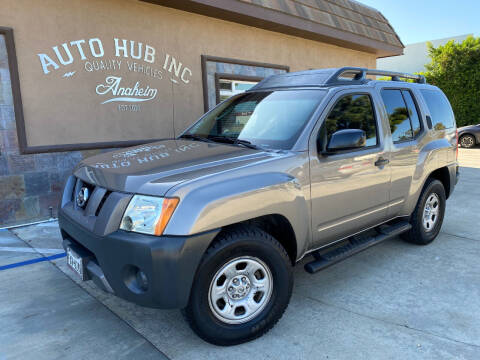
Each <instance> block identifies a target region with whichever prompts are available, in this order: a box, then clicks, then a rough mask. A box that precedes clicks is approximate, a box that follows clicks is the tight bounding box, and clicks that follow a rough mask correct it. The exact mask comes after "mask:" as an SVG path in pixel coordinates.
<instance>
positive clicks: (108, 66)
mask: <svg viewBox="0 0 480 360" xmlns="http://www.w3.org/2000/svg"><path fill="white" fill-rule="evenodd" d="M112 42H113V44H111V45H112V47H113V52H112V54H106V53H105V48H106V47H105V46H104V41H102V40H101V39H100V38H98V37H94V38H90V39H77V40H71V41H67V42H64V43H62V44H59V45H55V46H52V48H51V49H48V51H45V52H41V53H38V54H37V56H38V58H39V60H40V66H41V70H42V71H43V74H44V75H46V76H55V75H57V76H58V75H60V76H61V77H62V78H64V79H73V78H74V77H80V76H82V75H83V74H84V73H92V72H98V73H101V74H102V75H104V76H105V77H104V78H102V79H103V80H102V82H100V83H99V84H96V86H92V91H93V90H94V91H95V93H96V94H97V95H98V96H99V101H100V103H101V104H102V105H103V104H109V103H117V104H118V106H117V109H118V110H119V111H126V110H130V111H133V112H140V111H141V106H140V104H139V103H143V102H147V101H154V100H155V99H156V98H157V95H158V86H162V84H161V83H157V82H155V80H166V81H168V80H170V82H171V83H172V84H175V85H187V84H189V83H190V79H191V77H192V70H191V69H190V68H189V67H187V66H186V65H184V64H183V63H182V62H181V61H180V60H178V59H176V58H175V57H174V56H172V55H170V54H169V53H164V54H159V53H158V52H157V50H156V49H155V47H153V46H151V45H149V44H147V43H144V42H139V41H135V40H127V39H120V38H113V39H112ZM159 59H160V60H159ZM78 62H81V65H82V69H81V70H80V71H77V70H73V71H72V70H70V68H69V65H75V64H76V63H78ZM122 70H125V71H123V73H125V72H126V73H127V74H128V75H137V74H142V75H144V76H145V78H144V79H142V80H133V81H132V80H131V77H132V76H128V75H127V76H126V78H125V77H122V76H120V75H119V74H120V73H122ZM134 78H135V79H136V78H137V77H136V76H134ZM130 103H134V104H135V106H125V104H130Z"/></svg>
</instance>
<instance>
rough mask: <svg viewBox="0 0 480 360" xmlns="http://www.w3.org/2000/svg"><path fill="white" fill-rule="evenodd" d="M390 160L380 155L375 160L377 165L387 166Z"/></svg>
mask: <svg viewBox="0 0 480 360" xmlns="http://www.w3.org/2000/svg"><path fill="white" fill-rule="evenodd" d="M389 162H390V160H388V159H384V158H383V157H379V158H378V160H377V161H375V166H378V167H380V166H385V165H387V164H388V163H389Z"/></svg>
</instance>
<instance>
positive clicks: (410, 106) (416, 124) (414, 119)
mask: <svg viewBox="0 0 480 360" xmlns="http://www.w3.org/2000/svg"><path fill="white" fill-rule="evenodd" d="M402 95H403V99H404V100H405V103H406V104H407V110H408V116H409V117H410V121H411V123H412V130H413V137H415V136H417V135H418V134H419V133H420V132H421V131H422V126H421V123H420V116H419V115H418V111H417V107H416V106H415V101H414V100H413V97H412V94H411V93H410V91H408V90H402Z"/></svg>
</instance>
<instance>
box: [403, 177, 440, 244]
mask: <svg viewBox="0 0 480 360" xmlns="http://www.w3.org/2000/svg"><path fill="white" fill-rule="evenodd" d="M445 205H446V196H445V188H444V187H443V184H442V183H441V182H440V181H439V180H436V179H428V180H427V183H426V184H425V186H424V188H423V190H422V193H421V195H420V198H419V199H418V203H417V206H416V208H415V211H414V212H413V214H412V216H411V219H410V223H411V224H412V228H411V229H410V230H409V231H407V232H406V233H404V234H402V238H404V239H405V240H406V241H408V242H411V243H414V244H419V245H426V244H429V243H431V242H432V241H433V240H434V239H435V238H436V237H437V235H438V233H439V232H440V228H441V227H442V223H443V216H444V214H445Z"/></svg>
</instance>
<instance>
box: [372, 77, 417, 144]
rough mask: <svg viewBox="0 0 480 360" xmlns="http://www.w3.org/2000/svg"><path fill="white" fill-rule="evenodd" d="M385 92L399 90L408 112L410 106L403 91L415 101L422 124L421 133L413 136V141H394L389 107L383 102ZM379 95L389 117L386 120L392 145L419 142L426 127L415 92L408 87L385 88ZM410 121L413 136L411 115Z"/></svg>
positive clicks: (381, 89)
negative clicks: (383, 92)
mask: <svg viewBox="0 0 480 360" xmlns="http://www.w3.org/2000/svg"><path fill="white" fill-rule="evenodd" d="M384 90H398V91H400V95H401V96H402V99H403V102H404V103H405V107H406V108H407V110H408V105H407V102H406V101H405V96H403V93H402V91H408V92H409V93H410V96H411V97H412V99H413V104H414V105H415V110H416V111H417V115H418V120H419V122H420V131H419V132H418V134H417V135H415V136H413V137H412V138H411V139H406V140H399V141H393V134H392V129H391V127H390V118H389V116H388V111H387V107H386V105H385V102H384V101H383V97H382V91H384ZM379 95H380V99H381V100H382V104H383V108H384V110H385V114H386V115H387V118H386V120H387V124H388V131H389V132H390V137H391V138H392V144H394V145H397V144H404V143H408V142H411V141H416V140H418V138H419V137H420V136H422V135H423V133H424V129H425V127H424V126H423V116H422V113H421V112H420V107H419V106H418V100H417V99H416V98H415V94H414V92H413V91H412V90H411V89H409V88H406V87H393V86H392V87H390V86H385V87H382V88H380V91H379ZM408 120H409V122H410V128H411V129H412V134H413V125H412V118H411V117H410V115H409V116H408Z"/></svg>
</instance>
